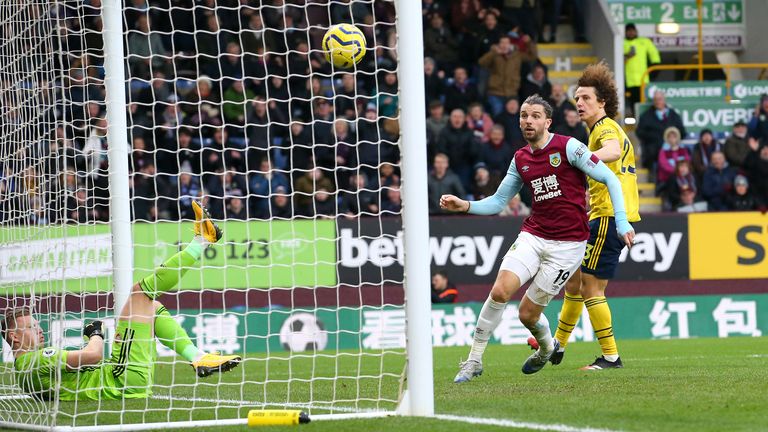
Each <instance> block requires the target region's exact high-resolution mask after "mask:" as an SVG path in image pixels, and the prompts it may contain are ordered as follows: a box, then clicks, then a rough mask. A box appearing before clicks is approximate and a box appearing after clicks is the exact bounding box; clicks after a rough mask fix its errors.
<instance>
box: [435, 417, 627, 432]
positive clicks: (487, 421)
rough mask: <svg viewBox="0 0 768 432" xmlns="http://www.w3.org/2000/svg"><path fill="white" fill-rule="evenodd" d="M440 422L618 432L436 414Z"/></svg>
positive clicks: (587, 431) (604, 431) (585, 431)
mask: <svg viewBox="0 0 768 432" xmlns="http://www.w3.org/2000/svg"><path fill="white" fill-rule="evenodd" d="M434 417H435V418H436V419H439V420H446V421H455V422H462V423H470V424H480V425H488V426H501V427H508V428H515V429H533V430H543V431H559V432H616V431H614V430H611V429H596V428H591V427H578V426H569V425H564V424H546V423H531V422H520V421H515V420H507V419H494V418H479V417H464V416H457V415H450V414H435V416H434Z"/></svg>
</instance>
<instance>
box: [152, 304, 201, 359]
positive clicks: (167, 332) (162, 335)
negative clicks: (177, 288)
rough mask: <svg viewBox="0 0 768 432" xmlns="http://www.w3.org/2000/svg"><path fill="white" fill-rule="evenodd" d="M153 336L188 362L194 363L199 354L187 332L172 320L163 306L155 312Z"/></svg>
mask: <svg viewBox="0 0 768 432" xmlns="http://www.w3.org/2000/svg"><path fill="white" fill-rule="evenodd" d="M155 336H157V339H158V340H159V341H160V343H161V344H163V345H165V346H166V347H168V348H170V349H172V350H174V351H176V354H178V355H180V356H181V357H182V358H184V360H186V361H188V362H192V361H194V360H195V358H196V357H197V355H198V354H199V353H200V350H199V349H197V347H196V346H195V344H193V343H192V340H190V339H189V335H187V332H186V331H185V330H184V328H183V327H181V326H180V325H179V323H177V322H176V320H175V319H173V317H172V316H171V314H170V313H168V310H167V309H166V308H165V306H161V307H160V308H159V309H157V311H155Z"/></svg>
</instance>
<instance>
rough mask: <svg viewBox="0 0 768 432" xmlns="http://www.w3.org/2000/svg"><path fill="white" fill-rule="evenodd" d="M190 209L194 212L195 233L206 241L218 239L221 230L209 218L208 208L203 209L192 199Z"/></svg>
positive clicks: (211, 241) (214, 241)
mask: <svg viewBox="0 0 768 432" xmlns="http://www.w3.org/2000/svg"><path fill="white" fill-rule="evenodd" d="M192 210H193V211H194V212H195V235H199V236H202V237H203V238H204V239H205V241H206V242H208V243H216V242H217V241H219V239H221V236H222V235H223V232H222V231H221V228H219V226H218V225H216V224H215V223H214V222H213V221H212V220H211V215H209V214H208V210H206V209H204V208H203V207H202V206H201V205H200V204H199V203H198V202H197V201H192Z"/></svg>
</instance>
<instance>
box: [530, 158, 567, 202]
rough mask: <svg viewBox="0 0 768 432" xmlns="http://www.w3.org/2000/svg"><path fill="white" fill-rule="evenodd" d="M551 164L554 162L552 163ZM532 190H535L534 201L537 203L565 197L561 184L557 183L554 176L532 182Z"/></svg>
mask: <svg viewBox="0 0 768 432" xmlns="http://www.w3.org/2000/svg"><path fill="white" fill-rule="evenodd" d="M558 155H559V153H558ZM551 157H552V155H550V159H551ZM550 163H552V162H551V161H550ZM559 164H560V163H559V162H558V165H559ZM531 188H532V189H533V200H534V201H536V202H541V201H544V200H548V199H551V198H555V197H559V196H561V195H563V191H562V190H561V189H560V183H558V182H557V176H556V175H554V174H551V175H548V176H544V177H539V178H537V179H533V180H531Z"/></svg>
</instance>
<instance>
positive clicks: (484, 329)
mask: <svg viewBox="0 0 768 432" xmlns="http://www.w3.org/2000/svg"><path fill="white" fill-rule="evenodd" d="M505 307H507V304H506V303H499V302H497V301H495V300H493V299H492V298H491V297H490V296H488V299H487V300H486V301H485V304H483V308H482V309H481V310H480V316H479V317H478V318H477V326H476V327H475V337H474V339H473V340H472V350H471V351H470V352H469V359H470V360H475V361H478V362H482V361H483V353H484V352H485V347H486V346H488V339H490V338H491V333H493V331H494V330H496V327H498V326H499V323H500V322H501V316H502V315H504V308H505Z"/></svg>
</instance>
